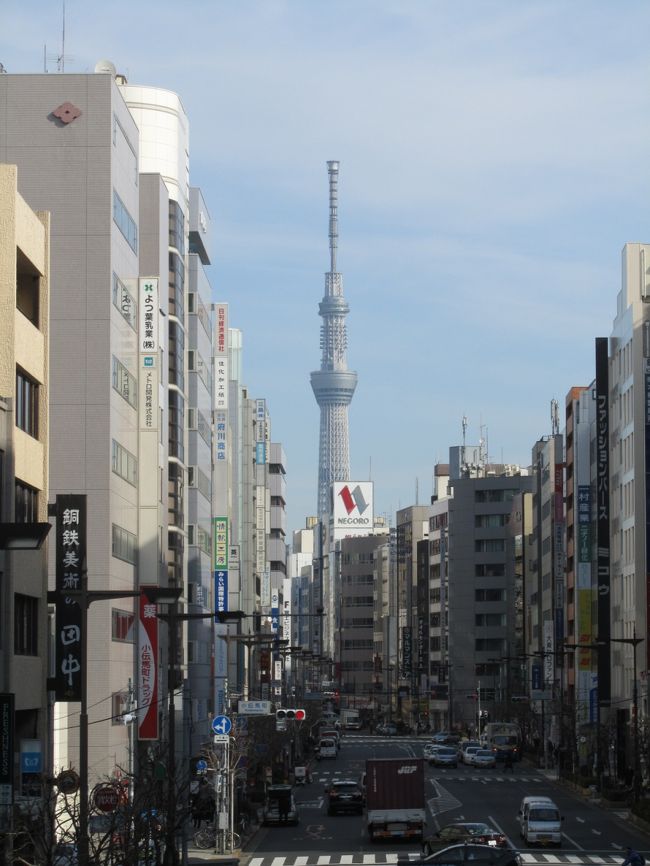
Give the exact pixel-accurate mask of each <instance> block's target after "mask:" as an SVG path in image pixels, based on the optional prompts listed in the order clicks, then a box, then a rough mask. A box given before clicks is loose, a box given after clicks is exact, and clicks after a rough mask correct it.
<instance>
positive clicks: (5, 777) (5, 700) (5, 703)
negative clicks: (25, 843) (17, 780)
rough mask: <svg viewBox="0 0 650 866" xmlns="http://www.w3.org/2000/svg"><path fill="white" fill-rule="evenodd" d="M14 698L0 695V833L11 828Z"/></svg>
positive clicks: (8, 695) (6, 694) (7, 694)
mask: <svg viewBox="0 0 650 866" xmlns="http://www.w3.org/2000/svg"><path fill="white" fill-rule="evenodd" d="M14 715H15V714H14V696H13V695H12V694H9V693H7V692H4V693H2V694H0V832H4V831H6V830H9V829H10V828H11V813H12V810H13V802H14Z"/></svg>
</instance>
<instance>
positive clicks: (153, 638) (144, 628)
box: [138, 592, 159, 740]
mask: <svg viewBox="0 0 650 866" xmlns="http://www.w3.org/2000/svg"><path fill="white" fill-rule="evenodd" d="M157 612H158V610H157V607H156V605H155V603H153V602H150V601H149V599H148V598H147V596H146V595H145V594H144V592H141V593H140V622H139V628H138V739H139V740H157V739H158V736H159V735H158V618H157V617H156V614H157Z"/></svg>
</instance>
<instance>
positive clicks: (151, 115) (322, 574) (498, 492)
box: [0, 62, 650, 829]
mask: <svg viewBox="0 0 650 866" xmlns="http://www.w3.org/2000/svg"><path fill="white" fill-rule="evenodd" d="M0 105H1V106H2V136H1V137H0V228H1V229H2V230H1V231H0V309H1V310H2V318H1V319H0V335H1V339H0V530H1V532H0V576H1V577H2V580H1V581H0V616H1V617H2V620H1V628H0V649H1V656H2V668H1V673H0V677H1V678H2V681H1V683H0V718H2V719H7V720H10V723H11V736H9V733H8V730H9V729H8V728H7V730H6V731H4V730H3V731H0V734H2V736H0V742H2V743H4V746H3V748H4V749H5V751H6V750H7V749H9V750H10V752H11V758H12V761H13V763H12V764H11V761H9V764H11V766H12V768H13V769H12V771H11V773H10V774H9V777H8V778H9V781H6V780H4V779H3V781H2V784H4V785H8V788H5V789H4V792H5V793H4V794H3V797H4V799H3V802H2V803H1V804H0V806H1V807H2V809H3V810H4V811H1V812H0V824H1V823H2V821H5V822H6V820H8V819H7V817H6V816H7V813H6V808H7V806H8V805H9V807H10V806H11V803H17V802H20V801H21V799H30V798H38V797H44V796H45V794H46V788H47V784H48V781H47V780H48V779H49V780H51V779H52V777H53V776H54V777H55V776H56V775H57V774H58V773H59V772H60V771H61V770H64V769H66V768H71V767H72V768H75V767H77V768H78V767H79V766H80V757H81V755H80V752H81V754H83V746H82V745H81V746H80V735H79V726H80V702H81V701H82V700H83V701H85V703H86V705H87V708H88V718H87V724H88V730H89V738H88V743H87V754H85V755H84V756H83V757H85V759H86V761H87V766H88V768H89V773H90V775H91V777H92V780H99V779H105V778H114V779H122V778H127V780H128V779H131V778H132V777H133V774H134V772H135V769H136V768H137V766H138V762H140V761H143V760H144V759H145V757H146V756H147V755H149V754H150V752H151V749H152V748H154V747H155V744H157V743H159V742H161V741H167V743H168V744H169V743H171V744H172V748H173V749H175V754H176V757H177V765H178V766H179V767H181V766H182V767H183V772H188V768H189V767H190V766H193V765H194V764H193V763H192V762H193V761H194V759H195V758H197V757H198V756H201V755H202V754H203V753H204V751H205V748H206V745H210V744H211V743H212V737H213V735H214V733H215V728H214V727H213V722H214V720H215V718H216V717H218V716H221V715H226V716H227V717H231V716H235V715H236V714H237V710H238V707H239V705H240V703H241V702H246V704H247V705H248V706H249V707H253V705H254V708H255V712H259V713H265V712H267V711H270V710H269V708H270V707H272V706H273V704H275V705H276V706H288V707H293V706H299V707H300V706H303V705H305V704H306V705H308V704H309V703H310V702H312V703H314V704H317V705H318V706H322V705H323V704H328V703H329V704H331V705H332V706H337V707H338V708H340V709H351V708H355V709H358V710H359V712H360V713H361V717H362V718H363V719H364V720H365V721H366V722H367V723H369V724H376V723H379V722H380V721H381V722H386V721H392V722H396V723H397V722H399V723H401V724H402V725H403V726H404V727H409V728H412V729H419V730H443V729H446V730H457V731H458V732H464V733H467V734H475V735H479V734H480V732H481V727H482V725H484V724H486V723H487V721H510V722H517V723H518V724H519V725H520V727H521V729H522V731H523V732H524V736H525V737H527V739H528V742H529V743H535V744H537V746H538V747H539V748H540V749H541V750H542V751H543V752H544V756H545V759H549V757H550V755H551V754H552V755H553V756H560V758H558V759H561V760H563V761H565V762H566V763H567V766H568V765H571V766H572V767H573V769H575V770H576V771H577V769H578V768H579V767H582V768H585V767H587V768H588V767H590V766H592V765H593V766H595V765H596V764H598V765H599V767H598V769H599V770H600V771H602V772H609V773H610V774H611V775H613V776H618V777H620V778H625V777H627V776H629V774H630V773H631V772H632V769H633V767H634V759H635V758H638V751H637V750H638V739H636V740H635V735H636V736H637V737H638V727H637V726H638V724H640V723H641V722H643V723H644V724H645V722H646V721H647V719H648V691H647V671H648V670H649V669H650V641H649V640H648V639H647V637H648V632H647V628H648V621H647V610H648V600H649V599H650V582H649V578H648V574H649V573H650V568H649V567H648V562H650V531H648V521H649V519H650V518H649V517H648V514H650V500H649V498H648V497H649V491H650V482H649V481H648V475H647V466H648V465H650V307H649V306H648V302H649V301H650V270H649V267H650V266H649V265H648V263H647V261H646V256H649V259H648V260H649V261H650V246H648V245H644V244H639V243H634V244H627V245H626V246H625V248H624V251H623V280H622V288H621V291H620V293H619V295H618V299H617V308H616V317H615V319H614V322H613V326H612V330H611V333H610V335H609V337H606V338H598V339H596V340H595V352H594V372H593V381H591V382H586V383H583V384H582V385H579V386H574V387H571V386H570V384H569V383H567V388H568V391H567V395H566V399H565V403H564V410H563V415H562V416H561V413H560V408H559V406H558V405H557V404H554V405H553V408H552V413H551V424H550V429H549V431H547V432H546V433H542V432H540V438H539V439H538V441H536V442H532V443H530V449H531V457H530V463H529V465H527V466H525V467H524V466H516V465H510V464H495V463H494V462H492V461H491V460H490V459H489V455H488V453H487V448H486V446H485V443H484V442H483V441H482V442H480V443H479V444H478V445H469V444H467V443H466V442H465V441H464V440H465V430H464V431H463V443H462V444H461V445H454V446H451V447H449V462H448V463H446V464H437V465H436V466H435V467H434V479H435V492H434V495H433V496H432V497H431V500H430V502H429V503H428V504H425V505H422V504H419V503H415V504H413V505H410V506H409V507H406V508H402V509H400V510H399V511H398V512H397V513H396V514H395V515H391V516H390V517H387V516H384V517H380V516H378V515H377V514H375V510H374V485H373V482H372V481H370V480H359V479H357V480H355V479H354V477H350V458H349V431H348V416H347V409H348V406H349V404H350V402H351V400H352V396H353V394H354V390H355V387H356V382H357V375H356V373H353V372H351V371H349V370H348V369H347V363H346V348H347V338H346V333H345V317H346V316H347V313H348V305H347V302H346V300H345V299H344V297H343V290H342V277H341V274H340V273H338V271H337V264H336V249H337V239H338V229H337V203H338V194H337V180H338V171H339V164H338V162H329V163H328V171H329V180H330V232H329V236H330V270H329V272H328V273H327V274H326V280H325V295H324V297H323V299H322V301H321V303H320V308H319V309H320V315H321V317H322V319H323V325H322V329H321V349H322V358H321V368H320V370H318V371H315V372H313V373H312V374H311V384H312V388H313V391H314V395H315V398H316V400H317V403H318V405H319V407H320V411H321V425H320V434H319V466H318V490H317V498H316V502H317V507H316V514H315V515H314V516H311V517H307V518H306V523H305V527H304V528H303V529H300V530H297V531H295V532H293V536H292V539H291V544H290V545H289V544H288V543H287V525H286V511H285V509H286V502H287V482H286V464H287V461H286V457H285V453H284V449H283V447H282V444H281V443H280V442H278V441H277V440H275V439H274V438H273V436H272V432H271V412H270V408H269V405H268V403H267V400H266V398H265V397H264V395H258V394H256V393H255V392H254V391H253V390H251V389H250V388H249V386H248V385H247V383H246V382H245V381H244V379H243V375H242V369H243V357H244V335H243V332H242V330H240V329H239V328H238V327H237V324H238V323H233V322H231V321H230V320H229V310H228V302H227V298H225V297H222V292H221V290H220V289H218V288H217V291H216V292H215V291H214V290H213V288H212V287H211V285H210V283H209V280H208V276H207V271H206V269H207V268H208V266H209V265H210V262H211V257H212V255H213V253H212V246H213V243H212V235H213V229H212V222H211V219H210V214H209V210H208V205H207V204H206V202H205V201H204V199H203V195H202V193H201V189H200V187H199V186H197V185H194V184H193V183H192V181H193V180H194V178H191V177H190V171H189V165H190V145H189V142H190V135H189V120H188V117H187V116H186V114H185V111H184V109H183V105H182V102H181V100H180V99H179V97H178V96H177V95H176V94H174V93H172V92H170V91H168V90H164V89H160V88H156V87H147V86H139V85H134V84H130V83H129V82H127V80H126V79H125V78H124V76H121V75H119V74H117V73H116V71H115V68H114V67H113V66H112V64H110V63H107V62H103V63H100V64H98V67H97V70H96V72H95V73H93V74H83V75H78V74H59V75H45V74H43V75H11V74H7V75H2V76H1V77H0ZM215 297H216V298H220V297H221V300H215V299H214V298H215ZM513 399H516V395H515V394H513ZM396 459H398V458H396ZM50 524H51V525H52V527H53V531H52V533H51V534H50V539H49V541H48V542H47V543H46V544H42V545H41V546H40V547H39V546H38V543H42V542H43V539H44V537H45V535H46V534H47V530H48V529H49V525H50ZM39 533H40V536H39ZM32 538H35V539H37V541H35V542H34V543H33V544H31V545H30V544H29V542H30V540H31V539H32ZM28 546H32V547H33V548H34V549H33V550H27V549H26V548H27V547H28ZM147 590H148V591H149V593H148V594H147V592H146V591H147ZM156 590H174V591H175V598H176V600H173V601H169V602H168V603H167V605H166V606H165V605H163V604H162V603H158V604H157V603H156V601H155V597H156V596H155V591H156ZM152 591H153V594H152ZM75 593H76V595H75ZM81 593H86V595H81ZM102 594H103V595H102ZM159 597H161V596H159ZM90 601H93V602H95V601H96V602H97V603H93V604H92V605H90ZM86 602H87V603H88V608H87V624H86V626H85V633H83V634H82V629H83V626H82V624H81V623H83V622H84V619H83V618H80V617H76V614H75V613H74V610H73V612H72V614H71V608H74V607H75V605H80V604H82V603H83V604H85V603H86ZM66 617H67V618H66ZM82 723H83V720H82ZM6 724H7V725H9V721H7V723H6ZM84 724H85V723H84ZM603 731H606V732H607V733H606V737H607V739H606V744H603V741H602V739H601V738H602V736H605V735H604V734H603ZM170 732H173V735H170ZM8 754H9V753H8ZM4 757H5V758H6V757H7V756H6V755H5V756H4ZM290 758H291V756H290V754H289V752H287V754H286V755H285V759H286V761H290ZM0 763H1V762H0ZM194 763H196V762H195V761H194ZM263 763H264V760H263V755H262V753H259V754H257V756H256V759H255V761H253V760H252V759H251V761H250V763H249V764H248V766H249V769H250V772H251V773H264V771H265V768H264V766H263ZM7 791H10V801H8V799H7V797H8V796H9V795H8V794H7V793H6V792H7ZM0 829H2V826H0Z"/></svg>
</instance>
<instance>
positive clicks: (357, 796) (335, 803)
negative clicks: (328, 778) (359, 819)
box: [327, 781, 363, 815]
mask: <svg viewBox="0 0 650 866" xmlns="http://www.w3.org/2000/svg"><path fill="white" fill-rule="evenodd" d="M340 812H356V813H358V814H359V815H360V814H361V813H362V812H363V791H362V790H361V788H360V787H359V785H358V784H357V783H356V782H352V781H340V782H333V783H332V784H331V786H330V787H329V788H328V789H327V814H328V815H338V814H339V813H340Z"/></svg>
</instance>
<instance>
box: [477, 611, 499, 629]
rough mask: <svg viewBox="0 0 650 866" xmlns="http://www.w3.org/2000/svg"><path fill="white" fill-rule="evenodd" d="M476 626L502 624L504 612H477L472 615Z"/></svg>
mask: <svg viewBox="0 0 650 866" xmlns="http://www.w3.org/2000/svg"><path fill="white" fill-rule="evenodd" d="M474 622H475V625H477V626H503V625H505V624H506V615H505V613H477V614H475V615H474Z"/></svg>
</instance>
